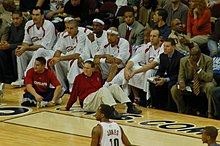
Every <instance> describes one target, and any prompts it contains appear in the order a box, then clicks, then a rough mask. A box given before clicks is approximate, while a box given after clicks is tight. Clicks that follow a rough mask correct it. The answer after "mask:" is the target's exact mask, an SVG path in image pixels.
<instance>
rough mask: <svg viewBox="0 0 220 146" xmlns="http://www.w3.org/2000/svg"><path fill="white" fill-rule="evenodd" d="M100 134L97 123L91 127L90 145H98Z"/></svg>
mask: <svg viewBox="0 0 220 146" xmlns="http://www.w3.org/2000/svg"><path fill="white" fill-rule="evenodd" d="M100 135H101V127H100V126H99V125H97V126H95V127H94V128H93V129H92V141H91V146H98V145H99V139H100Z"/></svg>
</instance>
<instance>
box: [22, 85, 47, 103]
mask: <svg viewBox="0 0 220 146" xmlns="http://www.w3.org/2000/svg"><path fill="white" fill-rule="evenodd" d="M26 88H27V91H28V92H29V93H31V94H32V95H33V96H34V97H35V99H36V100H37V101H42V100H43V97H42V96H40V95H39V94H37V92H36V91H35V89H34V88H33V86H32V84H27V85H26Z"/></svg>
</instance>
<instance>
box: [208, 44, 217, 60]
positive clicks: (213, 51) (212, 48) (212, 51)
mask: <svg viewBox="0 0 220 146" xmlns="http://www.w3.org/2000/svg"><path fill="white" fill-rule="evenodd" d="M217 48H218V46H217V42H216V41H213V40H209V41H208V49H209V51H210V56H212V57H213V56H215V55H217Z"/></svg>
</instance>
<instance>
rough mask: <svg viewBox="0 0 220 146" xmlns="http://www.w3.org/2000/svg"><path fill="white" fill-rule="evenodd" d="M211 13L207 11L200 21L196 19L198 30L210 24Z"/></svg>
mask: <svg viewBox="0 0 220 146" xmlns="http://www.w3.org/2000/svg"><path fill="white" fill-rule="evenodd" d="M210 18H211V13H210V12H209V11H208V10H205V11H204V13H203V15H202V16H201V17H199V18H198V19H195V21H194V25H195V26H197V29H200V27H203V26H204V25H205V24H207V23H210Z"/></svg>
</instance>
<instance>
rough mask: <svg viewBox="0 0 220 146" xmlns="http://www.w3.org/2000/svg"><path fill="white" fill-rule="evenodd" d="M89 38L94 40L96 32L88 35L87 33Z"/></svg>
mask: <svg viewBox="0 0 220 146" xmlns="http://www.w3.org/2000/svg"><path fill="white" fill-rule="evenodd" d="M87 37H88V39H89V40H90V41H91V42H93V41H94V40H95V35H94V33H92V32H90V33H89V34H88V35H87Z"/></svg>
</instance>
